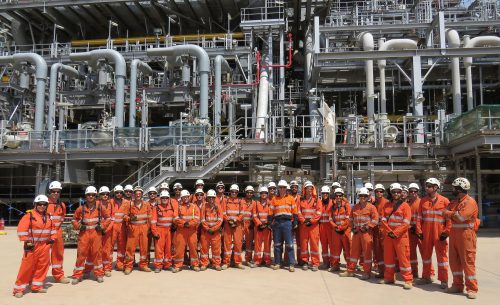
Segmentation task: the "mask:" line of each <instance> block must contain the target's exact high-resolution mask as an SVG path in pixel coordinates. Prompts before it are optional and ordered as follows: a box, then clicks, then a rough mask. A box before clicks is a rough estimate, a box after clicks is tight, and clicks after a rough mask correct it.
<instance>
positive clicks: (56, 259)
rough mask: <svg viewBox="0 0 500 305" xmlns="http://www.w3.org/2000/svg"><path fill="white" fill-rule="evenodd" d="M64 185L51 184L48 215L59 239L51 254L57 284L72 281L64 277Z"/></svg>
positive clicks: (53, 274) (55, 182)
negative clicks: (62, 196) (62, 199)
mask: <svg viewBox="0 0 500 305" xmlns="http://www.w3.org/2000/svg"><path fill="white" fill-rule="evenodd" d="M61 190H62V185H61V182H59V181H52V182H51V183H50V184H49V196H48V197H49V206H48V208H47V213H48V214H49V215H50V219H51V220H52V222H53V223H54V226H55V227H56V230H57V238H56V239H55V240H54V244H52V247H51V252H50V263H51V267H52V276H53V277H54V281H55V282H56V283H61V284H68V283H69V282H70V281H69V279H68V278H67V277H65V276H64V270H63V258H64V239H63V233H62V228H61V224H62V222H63V221H64V217H66V205H65V204H64V202H61V200H60V196H61Z"/></svg>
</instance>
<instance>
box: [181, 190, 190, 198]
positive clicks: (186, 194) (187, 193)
mask: <svg viewBox="0 0 500 305" xmlns="http://www.w3.org/2000/svg"><path fill="white" fill-rule="evenodd" d="M185 196H189V191H188V190H182V191H181V197H185Z"/></svg>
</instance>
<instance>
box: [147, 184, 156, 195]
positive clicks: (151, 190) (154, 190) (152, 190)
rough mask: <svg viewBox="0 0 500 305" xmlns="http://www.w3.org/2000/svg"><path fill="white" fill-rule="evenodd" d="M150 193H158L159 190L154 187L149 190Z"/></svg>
mask: <svg viewBox="0 0 500 305" xmlns="http://www.w3.org/2000/svg"><path fill="white" fill-rule="evenodd" d="M149 193H158V190H156V187H154V186H152V187H150V188H148V194H149Z"/></svg>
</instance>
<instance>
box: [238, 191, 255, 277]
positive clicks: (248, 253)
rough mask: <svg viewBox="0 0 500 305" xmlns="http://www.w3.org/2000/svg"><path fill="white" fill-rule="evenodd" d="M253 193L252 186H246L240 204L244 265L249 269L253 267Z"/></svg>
mask: <svg viewBox="0 0 500 305" xmlns="http://www.w3.org/2000/svg"><path fill="white" fill-rule="evenodd" d="M254 192H255V190H254V188H253V186H251V185H248V186H247V187H246V188H245V198H243V200H242V202H241V213H242V214H243V239H244V240H245V263H246V264H247V265H248V266H249V267H250V268H254V267H255V265H254V263H253V262H252V256H253V255H252V254H253V251H252V248H253V241H254V230H253V228H254V223H253V215H252V213H253V209H254V207H255V201H254V200H253V194H254Z"/></svg>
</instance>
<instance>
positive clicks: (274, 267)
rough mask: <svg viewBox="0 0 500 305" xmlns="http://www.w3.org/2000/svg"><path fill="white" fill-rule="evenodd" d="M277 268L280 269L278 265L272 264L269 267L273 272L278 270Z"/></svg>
mask: <svg viewBox="0 0 500 305" xmlns="http://www.w3.org/2000/svg"><path fill="white" fill-rule="evenodd" d="M279 268H280V265H278V264H274V265H272V266H271V269H273V270H278V269H279Z"/></svg>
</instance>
